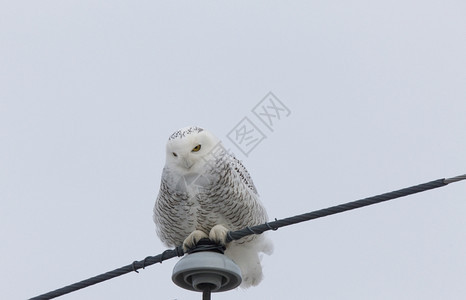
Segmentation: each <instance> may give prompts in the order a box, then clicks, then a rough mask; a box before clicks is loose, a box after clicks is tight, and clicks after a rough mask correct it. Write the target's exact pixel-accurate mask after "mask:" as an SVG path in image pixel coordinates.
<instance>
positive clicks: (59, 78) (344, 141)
mask: <svg viewBox="0 0 466 300" xmlns="http://www.w3.org/2000/svg"><path fill="white" fill-rule="evenodd" d="M465 12H466V2H464V1H459V0H458V1H451V0H447V1H425V0H424V1H413V0H403V1H397V0H395V1H382V2H381V1H376V2H374V1H351V3H350V2H349V1H163V2H162V1H115V0H112V1H86V0H80V1H56V0H49V1H0V228H1V229H0V239H1V241H2V243H1V247H0V262H1V267H2V271H1V272H0V274H1V275H0V276H1V278H0V279H1V280H0V298H2V299H25V298H29V297H32V296H36V295H39V294H42V293H45V292H48V291H50V290H54V289H56V288H60V287H62V286H65V285H68V284H71V283H74V282H77V281H80V280H82V279H85V278H88V277H91V276H94V275H97V274H100V273H103V272H106V271H109V270H112V269H115V268H117V267H121V266H123V265H126V264H129V263H131V262H132V261H134V260H141V259H143V258H144V257H146V256H148V255H156V254H159V253H161V252H162V251H163V250H165V249H166V248H165V247H164V246H163V245H162V243H161V242H160V241H159V240H158V238H157V236H156V234H155V226H154V224H153V221H152V207H153V205H154V202H155V199H156V196H157V193H158V189H159V184H160V176H161V172H162V168H163V165H164V162H165V143H166V141H167V139H168V137H169V136H170V134H171V133H172V132H173V131H175V130H176V129H178V128H181V127H184V126H187V125H199V126H201V127H204V128H206V129H208V130H210V131H212V132H213V133H214V134H216V135H217V136H218V137H219V138H221V139H222V140H223V141H224V144H225V146H226V147H227V148H229V149H231V151H232V152H234V153H235V154H236V156H237V157H238V158H240V159H241V160H242V161H243V163H244V164H245V166H246V167H247V168H248V170H249V171H250V173H251V176H252V177H253V179H254V182H255V185H256V187H257V189H258V191H259V193H260V195H261V199H262V202H263V203H264V205H265V206H266V208H267V210H268V213H269V217H270V219H271V220H272V219H274V218H279V219H280V218H284V217H288V216H292V215H296V214H301V213H304V212H308V211H312V210H316V209H320V208H325V207H328V206H332V205H336V204H340V203H344V202H348V201H353V200H357V199H360V198H364V197H368V196H372V195H376V194H380V193H384V192H388V191H392V190H395V189H399V188H403V187H407V186H411V185H415V184H419V183H423V182H427V181H430V180H434V179H438V178H443V177H452V176H456V175H460V174H464V173H466V154H465V153H466V117H465V116H466V99H465V95H466V55H465V53H466V18H465ZM270 91H272V92H273V93H274V95H276V96H277V97H278V98H279V99H280V100H281V102H282V103H283V105H285V106H286V107H287V108H288V109H289V110H290V112H291V113H290V114H289V115H288V116H284V115H282V116H281V119H280V120H279V121H278V120H274V126H273V128H272V130H273V131H272V130H270V129H268V128H267V127H266V126H265V125H264V124H263V123H262V122H261V121H260V120H259V119H258V118H257V117H256V116H255V115H254V114H253V112H252V109H253V108H254V107H255V106H256V105H257V104H258V103H260V102H261V100H262V99H263V98H264V97H265V95H266V94H267V93H269V92H270ZM244 117H247V118H248V119H249V120H250V121H251V122H253V123H254V124H255V125H256V126H257V127H258V129H259V130H260V131H261V132H262V133H263V134H264V135H265V136H266V138H265V139H264V140H263V141H261V142H260V144H258V145H257V146H256V147H255V148H254V149H253V150H252V151H251V152H250V153H249V155H248V156H246V155H244V154H243V153H242V152H241V151H240V150H239V149H238V148H237V147H236V146H235V144H234V143H233V142H232V141H230V140H229V139H228V138H227V134H228V133H229V132H230V131H231V130H233V129H234V128H235V126H236V125H237V124H238V123H239V122H240V121H241V120H242V119H243V118H244ZM465 195H466V182H461V183H456V184H452V185H449V186H447V187H444V188H441V189H437V190H433V191H428V192H425V193H421V194H416V195H414V196H409V197H406V198H401V199H397V200H394V201H390V202H387V203H383V204H379V205H375V206H371V207H366V208H363V209H359V210H355V211H351V212H347V213H344V214H338V215H334V216H330V217H326V218H322V219H318V220H315V221H311V222H306V223H302V224H299V225H294V226H291V227H286V228H282V229H280V230H278V231H276V232H272V233H270V236H271V238H272V239H273V241H274V244H275V252H274V254H273V255H272V256H266V257H264V260H263V265H264V273H265V279H264V281H263V282H262V283H261V284H260V285H259V286H258V287H255V288H251V289H248V290H233V291H229V292H225V293H220V294H213V297H212V299H218V300H220V299H238V298H241V299H310V298H313V299H459V298H460V297H461V296H464V295H465V294H466V285H465V278H466V255H465V253H466V218H465V215H466V201H465V200H466V199H465V198H466V197H465ZM177 260H178V259H171V260H168V261H166V262H164V263H163V264H162V265H160V264H157V265H153V266H151V267H148V268H146V269H145V270H141V271H140V273H139V274H136V273H130V274H127V275H124V276H121V277H119V278H116V279H113V280H110V281H107V282H105V283H101V284H98V285H96V286H92V287H89V288H86V289H84V290H80V291H77V292H74V293H72V294H69V295H67V296H63V297H62V298H60V299H70V300H71V299H140V300H143V299H169V300H173V299H178V300H183V299H201V294H199V293H194V292H190V291H185V290H182V289H181V288H178V287H177V286H176V285H174V284H173V283H172V281H171V273H172V269H173V266H174V265H175V263H176V261H177Z"/></svg>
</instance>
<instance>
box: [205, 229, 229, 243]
mask: <svg viewBox="0 0 466 300" xmlns="http://www.w3.org/2000/svg"><path fill="white" fill-rule="evenodd" d="M228 231H230V230H229V229H228V228H226V227H225V226H223V225H215V226H214V227H212V229H211V230H210V233H209V239H210V240H211V241H213V242H215V243H217V244H220V245H222V246H225V245H226V240H227V233H228Z"/></svg>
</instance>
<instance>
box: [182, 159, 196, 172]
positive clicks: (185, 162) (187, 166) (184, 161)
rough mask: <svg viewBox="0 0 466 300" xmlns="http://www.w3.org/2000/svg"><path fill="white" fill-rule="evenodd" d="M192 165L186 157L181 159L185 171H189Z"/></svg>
mask: <svg viewBox="0 0 466 300" xmlns="http://www.w3.org/2000/svg"><path fill="white" fill-rule="evenodd" d="M193 164H194V163H193V162H192V161H191V160H189V159H188V158H187V157H183V166H184V167H185V168H186V169H190V168H191V167H192V166H193Z"/></svg>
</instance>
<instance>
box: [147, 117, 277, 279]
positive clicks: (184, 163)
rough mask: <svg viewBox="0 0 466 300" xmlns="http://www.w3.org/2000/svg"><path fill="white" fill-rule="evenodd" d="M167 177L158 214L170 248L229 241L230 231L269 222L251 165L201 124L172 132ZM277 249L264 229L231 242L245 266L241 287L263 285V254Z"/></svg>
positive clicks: (158, 224) (229, 253)
mask: <svg viewBox="0 0 466 300" xmlns="http://www.w3.org/2000/svg"><path fill="white" fill-rule="evenodd" d="M161 181H162V182H161V184H160V191H159V195H158V197H157V200H156V202H155V206H154V216H153V217H154V222H155V224H156V229H157V234H158V236H159V237H160V239H161V240H162V242H164V243H165V244H166V245H167V246H169V247H175V246H179V245H183V248H184V249H185V250H186V249H189V248H191V247H193V246H194V245H195V244H196V243H197V242H198V241H199V240H200V239H202V238H209V239H210V240H212V241H215V242H217V243H219V244H223V245H225V239H226V234H227V232H228V231H229V230H232V231H234V230H239V229H243V228H245V227H246V226H253V225H259V224H262V223H265V222H267V212H266V211H265V209H264V207H263V206H262V204H261V202H260V201H259V197H258V194H257V190H256V187H255V186H254V183H253V182H252V179H251V177H250V176H249V173H248V171H247V170H246V168H245V167H244V166H243V164H242V163H241V162H240V161H239V160H237V159H236V158H235V157H234V156H231V155H230V154H228V152H227V151H225V149H224V148H223V146H222V144H221V142H220V140H219V139H217V138H216V137H215V136H214V135H213V134H211V133H210V132H209V131H207V130H204V129H202V128H200V127H196V126H191V127H186V128H182V129H180V130H177V131H176V132H174V133H173V134H172V135H171V136H170V138H169V139H168V142H167V146H166V161H165V167H164V169H163V172H162V180H161ZM272 248H273V246H272V243H271V241H270V240H269V239H268V238H267V237H266V236H265V235H264V234H262V235H252V236H248V237H245V238H242V239H240V240H237V241H233V242H230V243H228V244H227V245H226V250H225V255H227V256H228V257H229V258H231V259H232V260H233V261H234V262H235V263H236V264H237V265H238V266H239V267H240V269H241V273H242V277H243V282H242V284H241V287H243V288H247V287H250V286H254V285H257V284H259V282H260V281H261V280H262V267H261V262H260V259H261V255H260V253H261V252H263V253H266V254H269V255H270V254H271V253H272Z"/></svg>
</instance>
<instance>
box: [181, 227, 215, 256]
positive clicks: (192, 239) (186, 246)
mask: <svg viewBox="0 0 466 300" xmlns="http://www.w3.org/2000/svg"><path fill="white" fill-rule="evenodd" d="M203 238H209V236H208V235H207V234H206V233H205V232H204V231H201V230H194V231H193V232H191V233H190V234H189V235H188V237H187V238H185V240H184V242H183V251H184V252H188V251H189V250H190V249H192V248H194V247H195V246H196V244H197V242H199V240H201V239H203Z"/></svg>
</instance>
